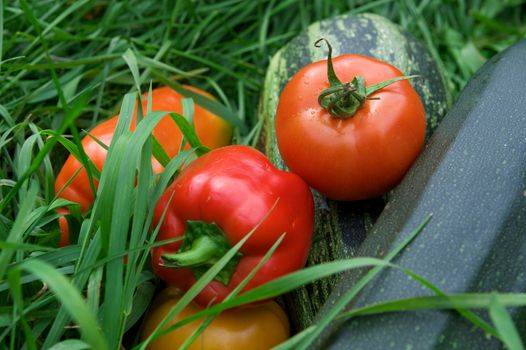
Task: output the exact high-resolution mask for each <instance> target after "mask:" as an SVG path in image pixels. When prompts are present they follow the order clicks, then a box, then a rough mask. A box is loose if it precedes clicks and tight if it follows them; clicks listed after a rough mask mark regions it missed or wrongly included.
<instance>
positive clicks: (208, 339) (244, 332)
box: [142, 287, 290, 350]
mask: <svg viewBox="0 0 526 350" xmlns="http://www.w3.org/2000/svg"><path fill="white" fill-rule="evenodd" d="M182 294H183V292H182V291H180V290H179V289H177V288H174V287H168V288H166V289H165V290H164V291H163V292H162V293H161V294H159V295H158V296H157V298H156V300H155V301H154V303H153V305H152V308H151V310H150V312H149V313H148V315H147V318H146V322H145V324H144V329H143V333H142V339H143V340H145V339H146V338H147V337H148V336H149V335H150V334H151V333H152V332H153V330H154V329H155V327H156V326H157V325H158V324H159V323H160V322H161V321H162V320H163V318H164V317H165V316H166V315H167V314H168V313H169V312H170V310H171V309H172V308H173V307H174V306H175V304H176V303H177V302H178V301H179V299H180V298H181V296H182ZM202 309H203V308H202V307H201V306H199V305H197V304H196V303H190V304H189V305H188V306H187V307H186V308H185V309H184V310H183V311H182V312H180V313H179V314H177V315H176V316H175V317H174V318H173V319H172V320H170V322H169V323H168V324H169V325H172V324H174V323H176V322H179V321H181V320H184V319H185V318H187V317H189V316H190V315H193V314H195V313H197V312H199V311H201V310H202ZM203 321H204V319H199V320H196V321H193V322H191V323H188V324H186V325H184V326H182V327H180V328H177V329H175V330H173V331H172V332H170V333H168V334H166V335H164V336H162V337H160V338H157V339H156V340H155V341H153V342H152V343H150V345H149V346H148V350H167V349H178V348H179V347H180V346H181V345H182V344H183V343H184V342H185V340H186V339H188V338H189V337H190V336H191V335H192V333H193V332H194V330H195V329H197V328H198V327H199V326H200V325H201V323H202V322H203ZM289 332H290V326H289V321H288V319H287V316H286V315H285V312H284V311H283V309H282V308H281V307H280V306H279V305H278V304H277V303H276V302H274V301H269V302H266V303H264V304H256V305H248V306H244V307H241V308H237V309H233V310H227V311H224V312H222V313H221V314H220V315H219V316H218V317H216V318H215V319H214V320H213V321H212V323H211V324H210V325H209V326H208V327H207V328H206V329H205V330H204V331H203V333H201V335H200V336H199V337H198V338H197V339H196V340H195V341H194V342H193V344H192V345H191V346H190V349H192V350H197V349H199V350H219V349H229V350H237V349H251V350H257V349H270V348H272V347H273V346H275V345H278V344H279V343H281V342H283V341H285V340H286V339H287V338H288V337H289Z"/></svg>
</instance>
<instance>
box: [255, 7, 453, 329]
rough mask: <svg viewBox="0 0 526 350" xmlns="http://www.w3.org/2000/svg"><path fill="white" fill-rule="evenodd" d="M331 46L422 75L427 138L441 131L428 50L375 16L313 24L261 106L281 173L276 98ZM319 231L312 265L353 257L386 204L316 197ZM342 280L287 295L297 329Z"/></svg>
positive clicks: (283, 52) (274, 68)
mask: <svg viewBox="0 0 526 350" xmlns="http://www.w3.org/2000/svg"><path fill="white" fill-rule="evenodd" d="M322 37H323V38H326V39H328V40H329V41H330V43H331V45H332V46H333V54H334V56H337V55H341V54H345V53H356V54H361V55H365V56H370V57H374V58H376V59H379V60H381V61H385V62H389V63H391V64H392V65H394V66H395V67H397V68H398V69H399V70H400V71H402V73H404V74H405V75H413V74H418V75H420V76H421V78H418V79H415V80H412V81H411V84H413V87H414V88H415V90H416V91H417V92H418V94H419V96H420V98H421V99H422V102H423V104H424V107H425V110H426V114H427V134H428V136H429V135H430V134H431V132H432V130H433V129H434V128H435V127H436V126H437V124H438V122H439V121H440V119H441V118H442V116H443V115H444V113H445V110H446V107H447V90H446V88H445V85H444V80H443V78H442V76H441V74H440V71H439V69H438V68H437V65H436V63H435V62H434V60H433V58H432V57H431V55H430V54H429V53H428V51H427V50H426V49H425V48H424V47H423V46H422V45H421V44H420V43H418V42H417V41H416V40H415V39H414V38H413V37H411V36H410V35H409V34H408V33H406V32H404V31H403V30H402V29H401V28H400V27H399V26H397V25H395V24H393V23H392V22H390V21H389V20H387V19H385V18H383V17H381V16H378V15H372V14H361V15H343V16H339V17H335V18H332V19H328V20H324V21H321V22H317V23H314V24H312V25H310V26H309V27H308V28H307V30H305V31H304V32H303V33H301V34H300V35H298V36H297V37H296V38H295V39H293V40H292V41H290V42H289V43H288V44H287V45H285V46H284V47H283V48H281V49H280V50H279V51H278V52H277V53H276V54H275V55H274V57H273V58H272V60H271V62H270V65H269V68H268V71H267V75H266V79H265V85H264V89H263V94H262V96H261V101H260V109H259V116H260V119H262V120H263V123H264V124H263V132H262V139H261V141H262V144H263V145H264V151H265V153H266V154H267V156H268V157H269V158H270V159H271V161H272V162H273V163H274V164H275V165H276V166H277V167H278V168H281V169H285V168H286V167H285V164H284V163H283V160H282V159H281V157H280V155H279V151H278V147H277V143H276V135H275V131H274V125H275V112H276V108H277V104H278V99H279V96H280V93H281V91H282V89H283V88H284V86H285V84H286V83H287V81H288V80H289V79H290V78H291V77H292V76H293V75H294V74H295V73H296V72H297V71H298V70H299V69H300V68H302V67H303V66H305V65H307V64H309V63H311V62H315V61H318V60H322V59H326V57H327V51H326V50H324V49H318V48H315V47H314V43H315V42H316V40H318V39H319V38H322ZM314 196H315V205H316V218H315V220H316V228H315V230H316V232H315V236H314V242H313V247H312V250H311V253H310V257H309V261H308V264H309V265H312V264H317V263H322V262H325V261H330V260H334V259H341V258H345V257H349V256H352V255H353V254H354V251H355V249H356V247H358V246H359V245H360V243H361V242H362V240H363V239H364V238H365V235H366V232H367V231H368V230H369V229H370V227H371V226H372V224H373V223H374V222H375V220H376V218H377V216H378V215H379V213H380V212H381V211H382V209H383V207H384V199H382V198H378V199H375V200H369V201H362V202H355V203H350V202H349V203H344V202H335V201H327V200H325V199H324V198H323V197H322V196H320V195H319V194H317V193H314ZM339 278H340V277H339V276H334V277H333V278H329V279H325V280H323V281H320V282H317V283H314V284H312V285H310V286H307V287H306V288H303V289H300V290H298V291H296V292H293V293H292V294H291V295H288V296H286V297H285V298H286V299H287V300H286V304H287V306H289V310H288V311H289V315H290V316H291V319H292V323H293V325H294V326H295V328H296V329H302V328H304V327H306V326H308V325H309V324H310V323H311V321H312V319H313V317H314V315H315V314H316V313H317V311H318V310H319V308H320V307H321V305H323V303H324V301H325V300H326V298H327V297H328V296H329V294H330V292H331V290H332V287H333V286H334V285H335V284H336V283H337V282H338V281H339Z"/></svg>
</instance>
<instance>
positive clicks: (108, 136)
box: [55, 86, 232, 246]
mask: <svg viewBox="0 0 526 350" xmlns="http://www.w3.org/2000/svg"><path fill="white" fill-rule="evenodd" d="M185 88H187V89H188V90H191V91H193V92H196V93H199V94H202V95H204V96H206V97H209V98H213V97H212V96H211V95H210V94H208V93H207V92H205V91H203V90H200V89H197V88H194V87H191V86H185ZM142 99H143V100H142V104H143V115H144V116H146V113H147V94H145V95H143V96H142ZM151 100H152V106H151V110H152V112H155V111H168V112H175V113H179V114H182V113H183V108H182V100H183V96H181V95H180V94H179V93H177V92H176V91H174V90H172V89H171V88H169V87H160V88H157V89H154V90H152V96H151ZM136 108H137V107H136ZM118 118H119V116H118V115H116V116H114V117H112V118H110V119H108V120H105V121H103V122H102V123H100V124H98V125H97V126H95V128H93V129H92V130H91V131H90V132H89V133H90V134H91V135H93V136H94V137H96V138H97V139H99V140H100V141H102V142H103V143H104V144H106V145H108V146H109V144H110V143H111V140H112V138H113V133H114V132H115V128H116V126H117V121H118ZM135 118H136V111H135V112H134V115H133V120H132V123H131V130H132V131H133V130H134V129H135ZM194 124H195V128H196V132H197V135H198V136H199V138H200V140H201V142H202V143H203V145H205V146H207V147H209V148H218V147H221V146H225V145H228V144H229V143H230V140H231V138H232V127H231V126H230V125H229V124H228V123H227V122H226V121H224V120H223V119H221V118H220V117H218V116H216V115H214V114H213V113H211V112H209V111H207V110H206V109H204V108H203V107H201V106H199V105H197V104H196V105H195V108H194ZM153 135H154V136H155V137H156V139H157V140H158V141H159V143H160V144H161V145H162V146H163V148H164V150H165V151H166V153H167V154H168V156H169V157H170V158H173V157H175V156H176V155H177V153H178V151H179V147H180V145H181V140H182V134H181V131H180V130H179V128H178V127H177V124H176V123H175V122H174V121H173V120H172V119H171V118H170V116H168V115H166V116H165V117H164V118H163V119H161V121H160V122H159V123H158V124H157V125H156V126H155V128H154V130H153ZM82 147H83V148H84V152H85V153H86V155H87V156H88V158H89V159H90V160H91V161H92V162H93V164H94V165H95V166H96V167H97V169H99V170H102V168H103V166H104V162H105V161H106V154H107V151H106V150H105V149H104V148H103V147H102V146H100V145H99V144H98V143H97V142H96V141H95V140H94V139H93V138H91V137H90V136H89V135H86V136H85V137H84V138H83V139H82ZM152 165H153V170H154V172H155V173H159V172H161V171H162V170H163V167H162V166H161V164H159V162H157V160H155V159H154V158H153V157H152ZM79 168H82V169H81V170H80V171H79V173H78V174H77V175H76V177H75V178H74V179H73V180H72V181H71V183H70V184H69V185H68V186H67V187H66V188H65V189H64V190H63V192H62V193H61V194H60V196H59V198H64V199H67V200H69V201H72V202H75V203H78V204H80V208H81V211H82V212H84V211H85V210H86V209H88V208H89V207H90V206H91V204H92V203H93V201H94V195H93V193H92V191H91V188H90V184H89V178H88V174H87V172H86V170H85V169H84V168H83V167H82V165H81V163H80V162H79V161H78V160H77V159H76V158H75V157H74V156H73V155H70V156H69V157H68V159H67V160H66V162H65V163H64V165H63V166H62V169H61V170H60V172H59V174H58V175H57V178H56V180H55V193H58V192H59V191H60V189H61V188H62V187H63V186H64V185H65V184H66V183H67V182H68V181H69V179H70V178H71V177H72V176H73V175H74V174H75V172H76V171H77V170H78V169H79ZM97 185H98V182H97V181H95V186H97ZM58 212H59V213H61V214H65V215H67V214H68V213H69V210H68V209H67V208H59V209H58ZM59 225H60V231H61V236H60V241H59V245H60V246H65V245H67V244H69V227H68V222H67V220H66V218H65V217H64V216H62V217H60V218H59Z"/></svg>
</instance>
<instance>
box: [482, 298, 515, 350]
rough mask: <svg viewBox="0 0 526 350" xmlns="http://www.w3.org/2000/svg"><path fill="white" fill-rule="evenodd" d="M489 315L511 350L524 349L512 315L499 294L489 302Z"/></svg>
mask: <svg viewBox="0 0 526 350" xmlns="http://www.w3.org/2000/svg"><path fill="white" fill-rule="evenodd" d="M489 315H490V316H491V320H492V321H493V323H494V324H495V326H496V327H497V331H498V332H499V335H500V339H501V340H502V342H503V343H504V344H506V347H507V348H508V349H509V350H524V344H523V343H522V340H521V337H520V335H519V332H518V331H517V328H515V325H514V324H513V320H512V319H511V317H510V315H509V314H508V312H507V311H506V309H505V308H504V306H503V305H502V303H501V302H500V301H499V297H498V295H497V294H495V293H494V294H493V295H492V297H491V299H490V303H489Z"/></svg>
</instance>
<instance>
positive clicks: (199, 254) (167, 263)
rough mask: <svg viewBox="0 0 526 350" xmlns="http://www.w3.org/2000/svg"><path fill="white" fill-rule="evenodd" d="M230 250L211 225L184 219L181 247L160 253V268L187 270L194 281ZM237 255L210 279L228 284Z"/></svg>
mask: <svg viewBox="0 0 526 350" xmlns="http://www.w3.org/2000/svg"><path fill="white" fill-rule="evenodd" d="M230 248H231V246H230V243H229V242H228V239H227V238H226V237H225V234H224V233H223V231H222V230H221V229H220V228H219V226H217V225H216V224H215V223H211V224H210V223H207V222H203V221H192V220H188V221H187V223H186V230H185V232H184V239H183V243H182V245H181V248H179V250H178V252H177V253H167V254H163V255H162V256H161V259H162V260H163V262H164V263H163V265H162V266H163V267H175V268H179V267H187V268H191V269H192V272H193V273H194V276H195V277H196V279H199V278H200V277H201V276H202V275H203V274H204V273H205V272H206V271H207V270H208V269H209V268H210V267H212V265H214V264H215V263H216V262H217V261H218V260H219V259H221V257H223V255H225V254H226V252H227V251H228V250H229V249H230ZM241 256H242V254H241V253H237V254H236V255H234V257H233V258H232V259H230V261H229V262H228V263H227V264H226V265H225V267H224V268H223V269H222V270H221V271H220V272H219V273H218V274H217V275H216V277H215V278H214V280H215V281H218V282H221V283H223V284H224V285H228V283H229V282H230V278H231V277H232V274H233V273H234V271H235V270H236V267H237V264H238V263H239V259H240V258H241Z"/></svg>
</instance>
